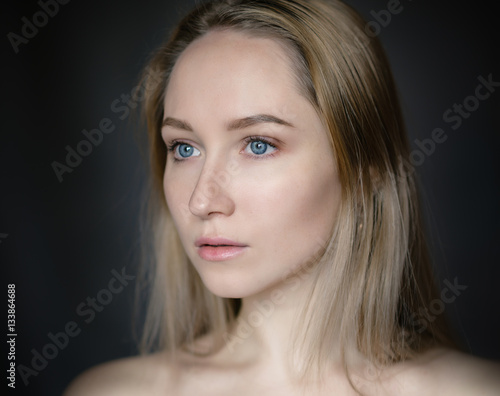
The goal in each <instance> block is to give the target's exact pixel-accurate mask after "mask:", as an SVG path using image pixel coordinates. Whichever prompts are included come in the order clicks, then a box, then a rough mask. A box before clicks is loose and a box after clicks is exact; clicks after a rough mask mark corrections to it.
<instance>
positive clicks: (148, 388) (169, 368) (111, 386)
mask: <svg viewBox="0 0 500 396" xmlns="http://www.w3.org/2000/svg"><path fill="white" fill-rule="evenodd" d="M172 374H173V365H172V364H171V362H170V359H169V358H168V356H167V354H166V353H163V352H162V353H156V354H151V355H145V356H134V357H129V358H124V359H118V360H114V361H111V362H106V363H103V364H100V365H98V366H95V367H92V368H90V369H88V370H86V371H84V372H83V373H82V374H80V375H79V376H78V377H76V378H75V379H74V380H73V381H72V382H71V383H70V385H69V386H68V388H67V389H66V390H65V392H64V395H63V396H87V395H94V396H99V395H108V396H113V395H121V396H127V395H137V394H151V395H155V394H166V395H168V393H166V392H168V390H169V388H170V389H172V385H173V383H172Z"/></svg>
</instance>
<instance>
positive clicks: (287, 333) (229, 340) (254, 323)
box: [225, 273, 314, 373]
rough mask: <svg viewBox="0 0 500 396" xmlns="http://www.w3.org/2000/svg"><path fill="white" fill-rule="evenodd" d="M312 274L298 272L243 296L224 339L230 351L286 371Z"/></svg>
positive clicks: (262, 364)
mask: <svg viewBox="0 0 500 396" xmlns="http://www.w3.org/2000/svg"><path fill="white" fill-rule="evenodd" d="M313 277H314V275H312V274H309V273H306V274H304V273H302V274H296V275H294V276H293V277H291V278H288V279H286V280H285V281H283V282H281V283H279V284H277V285H275V286H274V287H272V288H270V289H268V290H265V291H263V292H261V293H259V294H258V295H252V296H250V297H246V298H243V299H242V306H241V310H240V313H239V314H238V318H237V320H236V322H235V323H234V325H233V326H232V327H231V329H230V334H229V335H228V337H226V339H225V341H226V342H225V347H226V349H227V351H228V352H229V353H232V354H234V356H240V357H242V356H244V357H245V360H247V361H249V362H252V363H254V364H256V365H260V366H261V367H263V368H265V367H267V366H269V365H270V366H272V367H273V368H277V367H281V368H282V370H283V373H286V372H287V371H288V368H289V364H290V361H291V358H292V354H291V353H290V351H291V350H292V349H291V348H292V347H293V346H294V345H293V344H292V343H293V341H294V340H293V338H292V337H293V336H294V334H293V332H292V331H293V330H296V329H297V325H299V324H300V315H301V313H302V307H303V305H304V302H305V301H307V299H308V298H309V292H310V290H311V286H312V282H313V279H312V278H313Z"/></svg>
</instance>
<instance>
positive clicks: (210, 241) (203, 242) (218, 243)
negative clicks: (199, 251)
mask: <svg viewBox="0 0 500 396" xmlns="http://www.w3.org/2000/svg"><path fill="white" fill-rule="evenodd" d="M195 246H196V247H198V248H199V247H203V246H210V247H224V246H232V247H246V246H247V245H245V244H243V243H239V242H235V241H231V240H230V239H226V238H205V237H202V238H198V239H197V240H196V242H195Z"/></svg>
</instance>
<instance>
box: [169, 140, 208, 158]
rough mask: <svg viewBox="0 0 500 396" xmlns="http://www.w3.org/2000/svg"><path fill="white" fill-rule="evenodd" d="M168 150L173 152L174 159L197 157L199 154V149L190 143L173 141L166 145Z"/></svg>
mask: <svg viewBox="0 0 500 396" xmlns="http://www.w3.org/2000/svg"><path fill="white" fill-rule="evenodd" d="M168 151H170V152H173V153H174V159H175V160H176V161H182V160H184V159H187V158H189V157H197V156H199V155H200V154H201V153H200V150H198V149H196V148H195V147H193V146H191V145H190V144H187V143H182V142H175V141H174V142H172V143H171V144H169V145H168Z"/></svg>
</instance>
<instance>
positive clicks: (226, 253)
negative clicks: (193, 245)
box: [198, 246, 246, 261]
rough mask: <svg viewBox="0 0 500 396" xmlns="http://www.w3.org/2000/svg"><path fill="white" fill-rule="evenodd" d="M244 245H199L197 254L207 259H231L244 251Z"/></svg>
mask: <svg viewBox="0 0 500 396" xmlns="http://www.w3.org/2000/svg"><path fill="white" fill-rule="evenodd" d="M245 249H246V246H200V247H199V248H198V255H199V256H200V257H201V258H202V259H203V260H207V261H225V260H231V259H233V258H235V257H237V256H239V255H240V254H242V253H243V252H244V250H245Z"/></svg>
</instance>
